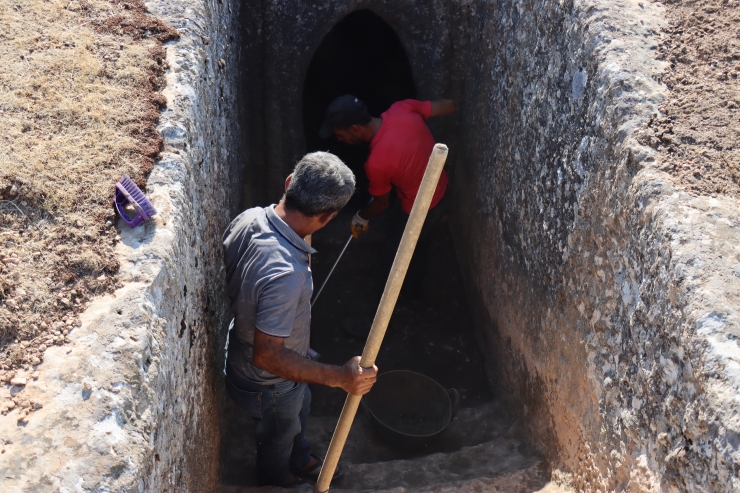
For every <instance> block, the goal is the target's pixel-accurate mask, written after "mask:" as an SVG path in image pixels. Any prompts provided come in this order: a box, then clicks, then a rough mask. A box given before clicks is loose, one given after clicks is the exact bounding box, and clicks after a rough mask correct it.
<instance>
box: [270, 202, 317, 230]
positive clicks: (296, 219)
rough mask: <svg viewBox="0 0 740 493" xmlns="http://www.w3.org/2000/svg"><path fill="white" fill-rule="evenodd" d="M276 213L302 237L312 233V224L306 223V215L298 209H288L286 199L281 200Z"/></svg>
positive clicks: (276, 207)
mask: <svg viewBox="0 0 740 493" xmlns="http://www.w3.org/2000/svg"><path fill="white" fill-rule="evenodd" d="M275 214H277V215H278V217H279V218H280V219H282V220H283V222H284V223H285V224H287V225H288V227H289V228H290V229H292V230H293V231H295V233H296V234H297V235H298V236H300V237H301V238H304V237H306V236H308V235H310V234H311V233H312V231H310V226H309V225H308V224H306V223H307V221H306V216H304V215H303V214H301V213H300V212H298V211H294V210H291V209H286V208H285V200H281V201H280V202H279V203H278V205H276V206H275Z"/></svg>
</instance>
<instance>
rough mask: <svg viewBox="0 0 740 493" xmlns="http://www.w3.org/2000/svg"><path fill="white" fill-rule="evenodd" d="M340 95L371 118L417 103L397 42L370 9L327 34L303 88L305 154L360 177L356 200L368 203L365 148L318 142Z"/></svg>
mask: <svg viewBox="0 0 740 493" xmlns="http://www.w3.org/2000/svg"><path fill="white" fill-rule="evenodd" d="M344 94H353V95H355V96H357V97H358V98H360V99H362V100H363V101H364V102H365V104H367V106H368V109H369V110H370V113H371V114H372V115H373V116H380V114H381V113H382V112H384V111H385V110H387V109H388V107H389V106H390V105H391V104H393V103H394V102H396V101H400V100H402V99H408V98H416V87H415V85H414V79H413V77H412V74H411V65H410V64H409V59H408V57H407V56H406V52H405V51H404V49H403V46H402V45H401V41H400V40H399V39H398V36H397V35H396V33H395V32H394V31H393V29H392V28H391V27H390V26H389V25H388V24H386V22H385V21H384V20H383V19H381V18H380V17H378V16H377V15H376V14H374V13H373V12H371V11H370V10H358V11H355V12H352V13H351V14H349V15H347V16H346V17H345V18H344V19H342V20H341V21H339V22H338V23H337V24H336V25H335V26H334V27H333V28H332V30H331V31H329V33H328V34H327V35H326V36H325V37H324V39H323V40H322V41H321V44H320V45H319V47H318V49H317V50H316V54H315V55H314V57H313V59H312V60H311V64H310V65H309V67H308V71H307V72H306V81H305V84H304V86H303V128H304V131H305V135H306V150H307V151H308V152H311V151H329V152H332V153H334V154H336V155H337V156H339V157H340V158H341V159H342V160H343V161H344V162H345V163H347V165H348V166H349V167H350V168H352V171H354V173H355V176H357V178H358V185H359V186H358V192H360V193H359V194H358V195H360V196H361V197H358V199H360V200H363V199H364V200H367V199H368V196H367V195H363V192H364V190H366V189H367V183H366V181H364V180H365V173H364V172H363V170H362V165H363V164H364V162H365V159H366V158H367V152H368V149H367V146H349V145H347V144H344V143H341V142H337V141H336V140H335V139H334V138H333V137H332V138H329V139H322V138H321V137H319V128H320V127H321V124H322V122H323V120H324V115H325V113H326V107H327V106H328V105H329V103H331V102H332V101H333V100H334V99H335V98H337V97H339V96H342V95H344Z"/></svg>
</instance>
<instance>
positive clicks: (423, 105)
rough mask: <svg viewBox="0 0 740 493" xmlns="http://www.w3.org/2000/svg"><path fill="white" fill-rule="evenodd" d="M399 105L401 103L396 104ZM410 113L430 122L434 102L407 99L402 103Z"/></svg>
mask: <svg viewBox="0 0 740 493" xmlns="http://www.w3.org/2000/svg"><path fill="white" fill-rule="evenodd" d="M396 104H399V103H396ZM400 104H403V106H405V107H406V108H407V109H408V110H409V111H411V112H413V113H416V114H417V115H419V116H421V117H422V118H423V119H424V120H428V119H429V117H430V116H432V102H431V101H417V100H416V99H406V100H404V101H401V102H400Z"/></svg>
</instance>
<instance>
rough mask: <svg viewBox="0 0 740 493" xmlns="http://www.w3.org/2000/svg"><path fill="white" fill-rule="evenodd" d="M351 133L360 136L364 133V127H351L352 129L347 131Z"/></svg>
mask: <svg viewBox="0 0 740 493" xmlns="http://www.w3.org/2000/svg"><path fill="white" fill-rule="evenodd" d="M347 130H349V132H350V133H351V134H352V135H354V136H359V135H360V133H361V132H362V126H361V125H357V124H355V125H350V127H349V128H348V129H347Z"/></svg>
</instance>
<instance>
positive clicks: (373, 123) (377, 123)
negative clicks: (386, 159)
mask: <svg viewBox="0 0 740 493" xmlns="http://www.w3.org/2000/svg"><path fill="white" fill-rule="evenodd" d="M382 126H383V119H382V118H375V117H373V119H372V120H370V125H368V127H370V132H371V133H370V140H373V137H375V135H377V133H378V132H379V131H380V127H382Z"/></svg>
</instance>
